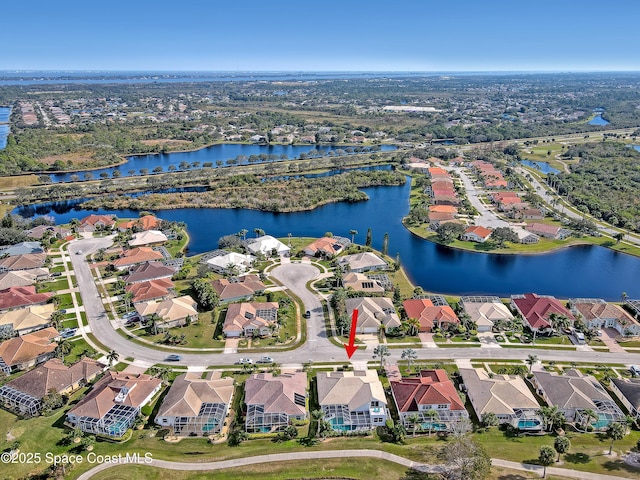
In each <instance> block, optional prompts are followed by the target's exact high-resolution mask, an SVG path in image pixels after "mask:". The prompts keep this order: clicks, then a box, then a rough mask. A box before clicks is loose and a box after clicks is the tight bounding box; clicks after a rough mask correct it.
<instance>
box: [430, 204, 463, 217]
mask: <svg viewBox="0 0 640 480" xmlns="http://www.w3.org/2000/svg"><path fill="white" fill-rule="evenodd" d="M429 213H449V214H452V215H457V214H458V207H454V206H453V205H429Z"/></svg>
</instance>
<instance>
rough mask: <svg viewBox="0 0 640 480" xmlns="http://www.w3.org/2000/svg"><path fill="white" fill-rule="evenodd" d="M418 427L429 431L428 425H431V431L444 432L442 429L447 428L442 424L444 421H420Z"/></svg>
mask: <svg viewBox="0 0 640 480" xmlns="http://www.w3.org/2000/svg"><path fill="white" fill-rule="evenodd" d="M420 427H421V428H422V430H424V431H425V432H428V431H429V427H431V431H433V432H444V431H446V430H447V425H446V424H444V423H431V422H425V423H421V424H420Z"/></svg>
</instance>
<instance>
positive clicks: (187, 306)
mask: <svg viewBox="0 0 640 480" xmlns="http://www.w3.org/2000/svg"><path fill="white" fill-rule="evenodd" d="M196 305H197V303H196V301H195V300H194V299H193V298H191V297H190V296H189V295H184V296H182V297H177V298H170V299H168V300H164V301H162V302H141V303H138V304H137V305H136V310H137V311H138V313H139V314H140V315H141V316H143V317H146V316H147V315H151V314H153V313H156V314H157V315H159V316H160V318H161V319H162V321H163V322H175V321H177V320H184V319H186V318H187V317H197V316H198V311H197V310H196Z"/></svg>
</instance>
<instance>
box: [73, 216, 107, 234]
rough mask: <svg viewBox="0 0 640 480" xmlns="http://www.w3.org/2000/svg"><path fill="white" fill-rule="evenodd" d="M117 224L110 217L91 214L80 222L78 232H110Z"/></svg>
mask: <svg viewBox="0 0 640 480" xmlns="http://www.w3.org/2000/svg"><path fill="white" fill-rule="evenodd" d="M115 224H116V222H115V220H114V219H113V217H112V216H110V215H95V214H91V215H89V216H86V217H84V218H83V219H82V220H80V224H79V225H78V232H80V233H90V232H95V231H96V230H110V229H111V228H113V227H114V226H115Z"/></svg>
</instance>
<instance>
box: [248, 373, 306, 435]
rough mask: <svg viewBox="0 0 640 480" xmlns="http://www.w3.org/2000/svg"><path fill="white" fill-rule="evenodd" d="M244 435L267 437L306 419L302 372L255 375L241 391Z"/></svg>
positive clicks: (304, 388) (304, 375)
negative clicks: (256, 434)
mask: <svg viewBox="0 0 640 480" xmlns="http://www.w3.org/2000/svg"><path fill="white" fill-rule="evenodd" d="M244 391H245V395H244V401H245V403H246V405H247V414H246V421H245V428H246V430H247V432H257V433H260V432H262V433H267V432H275V431H278V430H282V429H284V428H286V427H287V426H288V425H290V424H292V422H293V421H294V420H304V419H305V418H307V374H306V373H305V372H295V373H282V374H280V375H278V376H274V375H273V374H272V373H256V374H253V375H251V376H250V377H249V378H247V381H246V382H245V387H244Z"/></svg>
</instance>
